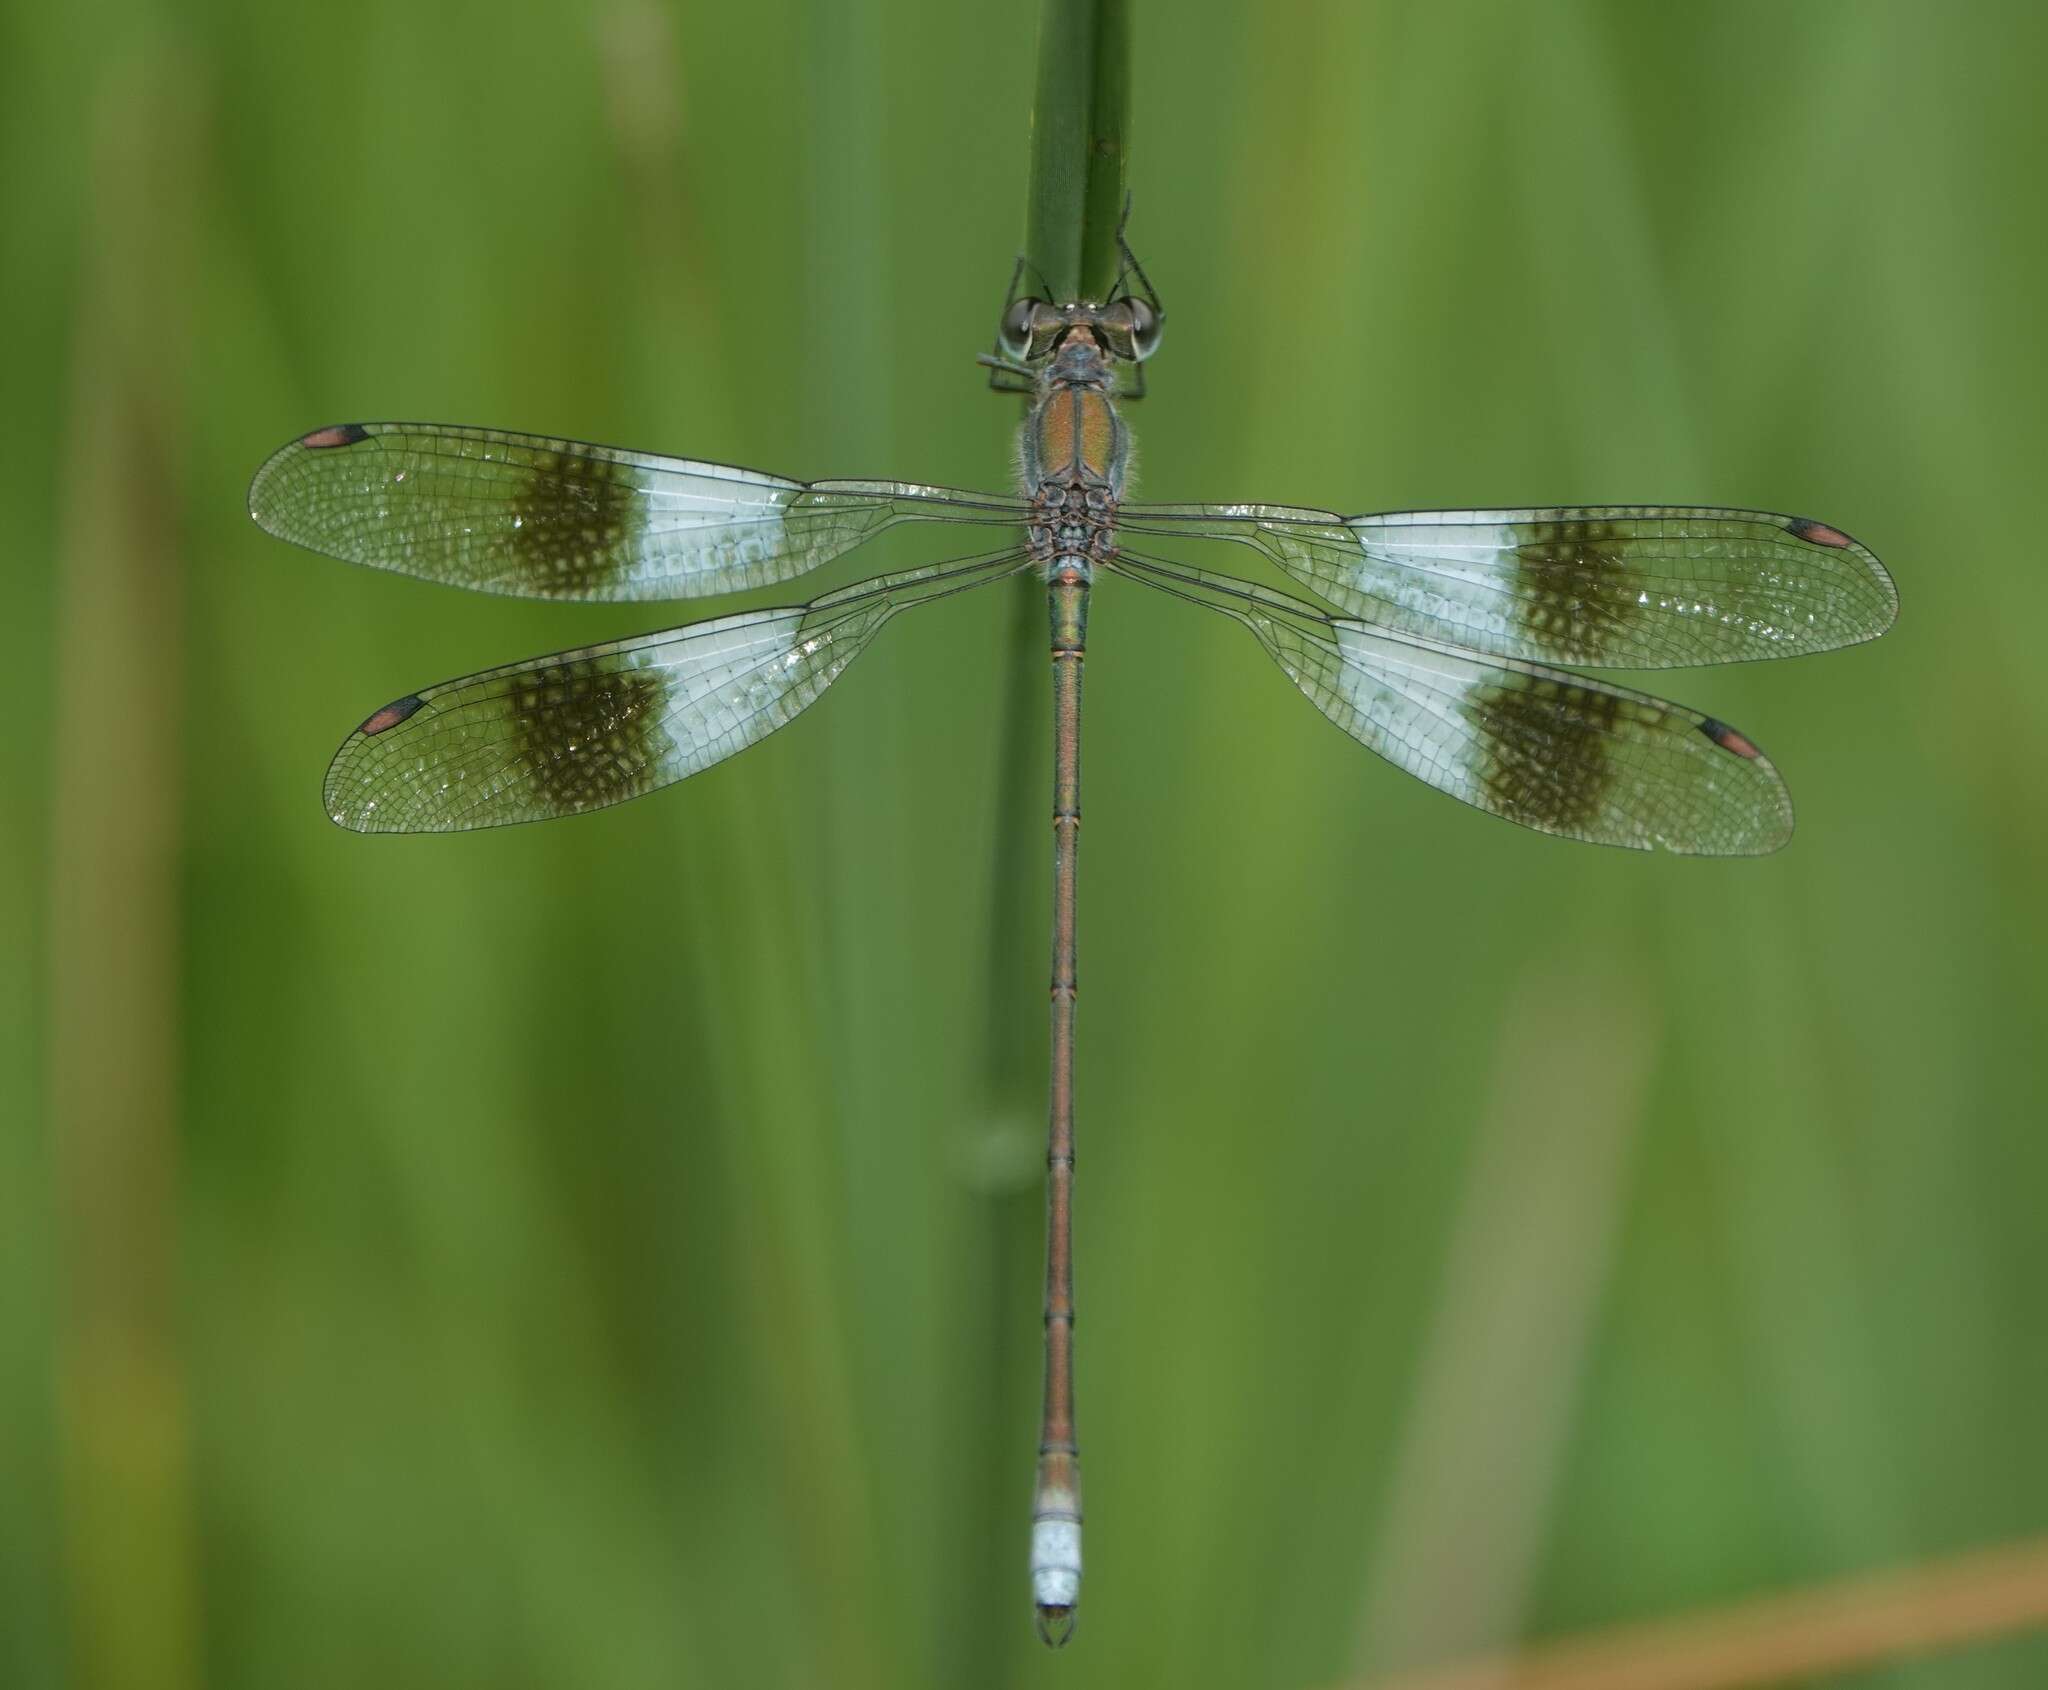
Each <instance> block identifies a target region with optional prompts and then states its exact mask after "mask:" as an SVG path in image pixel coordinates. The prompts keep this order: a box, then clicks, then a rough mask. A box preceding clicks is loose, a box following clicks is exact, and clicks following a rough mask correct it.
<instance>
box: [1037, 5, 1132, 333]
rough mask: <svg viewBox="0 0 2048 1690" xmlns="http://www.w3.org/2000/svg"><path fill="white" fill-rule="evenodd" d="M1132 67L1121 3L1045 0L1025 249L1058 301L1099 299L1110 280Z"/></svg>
mask: <svg viewBox="0 0 2048 1690" xmlns="http://www.w3.org/2000/svg"><path fill="white" fill-rule="evenodd" d="M1130 68H1131V12H1130V6H1129V4H1128V0H1045V7H1044V10H1043V11H1042V12H1041V13H1040V14H1039V25H1038V94H1037V98H1036V100H1035V101H1034V102H1033V105H1032V109H1031V193H1030V199H1029V201H1028V203H1027V204H1026V206H1025V213H1024V251H1025V254H1026V256H1027V257H1029V258H1030V260H1031V262H1032V263H1033V264H1035V265H1036V266H1037V267H1038V270H1039V272H1040V274H1041V275H1042V276H1043V277H1044V280H1045V283H1046V285H1047V286H1048V287H1050V288H1051V290H1052V294H1053V297H1054V298H1055V299H1056V300H1061V301H1065V300H1070V299H1100V298H1102V296H1103V295H1104V294H1106V293H1107V292H1108V291H1109V289H1110V287H1111V285H1112V284H1113V283H1114V282H1115V280H1116V230H1117V223H1118V221H1119V219H1120V218H1121V217H1122V215H1123V201H1124V160H1125V157H1126V152H1127V145H1126V143H1127V137H1128V134H1129V127H1130V106H1131V101H1130V89H1131V76H1130Z"/></svg>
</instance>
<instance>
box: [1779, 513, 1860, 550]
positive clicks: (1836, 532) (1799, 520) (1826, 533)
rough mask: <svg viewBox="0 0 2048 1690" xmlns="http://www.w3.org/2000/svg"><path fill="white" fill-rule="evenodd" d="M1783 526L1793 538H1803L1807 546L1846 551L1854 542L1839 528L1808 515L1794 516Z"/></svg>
mask: <svg viewBox="0 0 2048 1690" xmlns="http://www.w3.org/2000/svg"><path fill="white" fill-rule="evenodd" d="M1785 528H1786V531H1787V532H1788V533H1790V534H1791V535H1792V536H1793V537H1794V538H1796V539H1800V540H1804V541H1805V542H1806V543H1807V544H1808V545H1809V546H1832V547H1834V548H1835V550H1836V551H1848V550H1849V549H1850V548H1851V547H1852V546H1854V545H1855V544H1856V542H1855V541H1854V540H1852V539H1850V538H1849V536H1848V535H1846V534H1844V533H1843V532H1842V531H1841V530H1840V529H1839V528H1836V527H1833V526H1831V525H1830V524H1828V523H1825V522H1815V521H1814V520H1813V518H1812V517H1810V516H1795V517H1793V518H1792V519H1791V520H1790V521H1789V522H1787V523H1786V524H1785Z"/></svg>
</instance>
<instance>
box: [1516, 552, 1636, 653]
mask: <svg viewBox="0 0 2048 1690" xmlns="http://www.w3.org/2000/svg"><path fill="white" fill-rule="evenodd" d="M1522 526H1523V528H1524V531H1525V533H1526V538H1524V539H1522V540H1521V541H1520V542H1519V543H1518V544H1517V545H1516V547H1515V556H1516V557H1517V558H1518V559H1519V560H1520V562H1521V565H1522V567H1520V568H1518V569H1517V570H1516V571H1515V591H1516V594H1517V596H1518V597H1519V599H1520V601H1521V605H1522V611H1521V620H1522V624H1523V626H1524V627H1525V628H1527V629H1528V630H1529V633H1530V635H1531V636H1532V637H1533V638H1535V639H1537V640H1539V641H1543V642H1545V643H1546V645H1547V647H1548V649H1551V650H1569V651H1570V652H1571V654H1572V659H1571V660H1572V661H1573V662H1575V663H1598V662H1599V661H1600V659H1601V658H1602V657H1604V656H1605V655H1606V654H1607V651H1608V649H1609V647H1610V646H1611V645H1612V644H1614V643H1615V642H1614V640H1613V638H1612V636H1613V635H1614V634H1616V633H1618V632H1619V630H1620V628H1621V626H1622V624H1623V623H1625V622H1627V621H1628V620H1629V619H1630V618H1631V617H1633V616H1634V615H1635V613H1636V612H1637V610H1638V609H1640V606H1639V604H1638V602H1637V599H1636V595H1635V592H1634V591H1633V590H1632V589H1631V588H1630V587H1629V585H1628V581H1627V556H1628V553H1627V542H1628V540H1629V538H1630V536H1629V532H1628V530H1627V529H1626V528H1624V527H1623V526H1622V525H1620V524H1619V523H1615V522H1602V521H1599V520H1597V519H1589V518H1570V519H1566V520H1563V521H1556V522H1530V523H1525V524H1523V525H1522Z"/></svg>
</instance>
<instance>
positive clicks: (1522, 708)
mask: <svg viewBox="0 0 2048 1690" xmlns="http://www.w3.org/2000/svg"><path fill="white" fill-rule="evenodd" d="M1459 708H1460V710H1461V711H1462V712H1463V714H1464V715H1465V718H1466V719H1467V720H1468V721H1469V722H1471V724H1472V726H1473V727H1474V728H1475V729H1476V730H1477V732H1478V735H1479V746H1480V752H1481V754H1480V758H1479V761H1478V766H1477V767H1476V768H1475V769H1474V770H1473V771H1472V773H1473V775H1474V777H1475V778H1476V779H1477V781H1478V782H1479V785H1480V788H1481V790H1482V792H1483V795H1484V796H1483V798H1482V799H1481V800H1480V803H1481V806H1482V808H1485V809H1489V810H1491V811H1493V813H1494V814H1495V815H1498V816H1505V817H1506V818H1507V819H1508V820H1509V821H1512V822H1520V823H1522V825H1523V826H1525V827H1535V828H1541V829H1542V830H1543V831H1544V832H1546V833H1564V834H1573V835H1577V834H1583V833H1585V832H1586V831H1587V830H1588V829H1589V827H1591V825H1592V824H1593V823H1594V822H1595V821H1597V820H1598V818H1599V817H1600V814H1601V812H1602V810H1603V809H1604V807H1605V806H1606V803H1607V799H1608V794H1609V792H1610V791H1611V790H1612V788H1613V785H1614V764H1613V761H1612V759H1611V757H1610V755H1609V753H1610V751H1611V749H1612V748H1613V746H1614V744H1615V741H1614V737H1613V736H1614V732H1615V729H1616V726H1617V725H1618V724H1619V723H1620V722H1621V721H1622V720H1623V719H1624V717H1627V718H1629V719H1631V720H1641V721H1643V722H1644V724H1645V725H1646V726H1648V727H1652V728H1654V727H1656V726H1657V725H1658V722H1659V720H1661V718H1654V719H1653V718H1648V717H1645V716H1644V714H1643V713H1642V707H1641V706H1639V705H1637V704H1636V703H1635V702H1634V701H1633V700H1631V699H1629V698H1628V697H1626V696H1625V695H1624V694H1621V693H1616V692H1601V691H1596V690H1594V689H1593V688H1590V687H1585V686H1575V685H1573V684H1571V683H1570V682H1569V681H1566V680H1562V679H1557V678H1553V677H1550V676H1524V675H1516V676H1513V677H1512V678H1508V677H1503V678H1502V679H1500V680H1498V681H1493V682H1485V683H1481V684H1479V685H1476V686H1473V687H1472V688H1471V689H1470V691H1469V692H1468V693H1467V694H1466V696H1465V697H1464V699H1463V700H1462V701H1461V702H1460V705H1459Z"/></svg>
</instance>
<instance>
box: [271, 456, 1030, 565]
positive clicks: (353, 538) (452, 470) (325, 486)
mask: <svg viewBox="0 0 2048 1690" xmlns="http://www.w3.org/2000/svg"><path fill="white" fill-rule="evenodd" d="M249 514H250V515H251V516H253V517H254V518H255V519H256V521H257V523H258V524H259V525H260V526H261V527H262V528H263V529H264V530H265V531H266V532H268V533H271V534H275V535H276V536H277V537H278V538H279V539H282V540H290V541H291V542H293V544H295V545H300V546H305V547H307V548H309V549H310V550H312V551H316V552H324V553H326V554H327V555H328V556H330V557H338V558H341V559H342V560H343V561H344V562H348V563H363V564H369V565H370V566H372V567H373V568H377V569H390V570H395V571H397V572H398V573H399V574H401V575H417V576H419V577H420V578H422V579H423V580H428V581H441V582H445V583H447V584H449V585H451V586H457V587H468V588H471V589H473V590H475V591H477V592H484V593H503V594H509V595H511V596H513V597H516V598H536V599H605V600H621V599H687V598H704V597H708V596H710V595H713V594H717V593H736V592H739V591H741V590H742V589H744V588H749V587H763V586H767V585H770V584H771V583H773V582H777V581H787V580H789V579H790V578H792V577H793V576H797V575H801V574H803V573H805V571H807V570H811V569H816V568H817V567H818V566H819V565H820V564H823V563H825V562H827V561H828V560H830V559H832V558H835V557H837V556H838V555H839V554H840V553H841V552H844V551H847V550H850V549H851V548H852V547H854V546H857V545H859V544H860V543H861V542H862V541H863V540H866V539H868V538H870V537H871V536H873V535H875V534H879V533H880V532H881V531H882V530H883V529H885V528H887V527H889V526H891V525H892V524H894V523H898V522H907V521H915V520H927V521H932V520H936V521H945V522H993V523H1009V524H1016V523H1019V522H1021V521H1022V520H1023V514H1024V507H1023V505H1022V504H1021V503H1020V502H1019V501H1018V500H1015V499H1012V498H1008V497H1005V496H1000V495H982V494H978V493H966V492H960V491H957V490H955V489H952V488H946V487H924V486H919V485H917V484H915V483H912V482H899V481H815V482H809V483H805V482H801V481H790V480H787V479H785V478H784V477H782V476H779V475H765V474H763V473H761V472H760V471H758V470H750V469H736V468H734V467H732V466H731V465H729V464H708V463H694V462H691V461H689V460H687V459H684V458H664V457H657V456H656V455H654V454H653V453H650V452H625V451H620V450H618V449H617V448H615V447H611V446H591V445H586V444H585V443H583V442H582V441H577V440H555V439H548V438H544V437H542V436H539V435H531V434H509V433H506V432H504V431H503V430H500V429H489V428H458V427H450V426H446V425H443V424H439V423H343V424H339V425H337V426H335V427H332V428H323V429H318V430H316V431H315V432H313V433H311V434H308V435H304V436H302V437H301V438H299V439H297V440H294V441H292V442H291V443H290V444H289V445H286V446H283V447H280V448H279V449H278V450H277V451H276V452H274V453H273V454H272V455H271V457H270V459H269V461H268V462H266V463H265V464H264V465H263V467H262V468H261V469H259V470H258V471H257V472H256V478H255V480H254V481H252V482H251V483H250V484H249Z"/></svg>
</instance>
